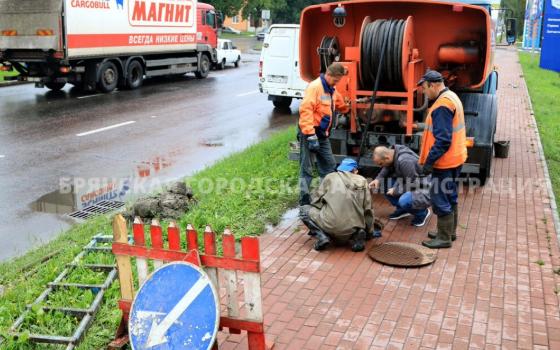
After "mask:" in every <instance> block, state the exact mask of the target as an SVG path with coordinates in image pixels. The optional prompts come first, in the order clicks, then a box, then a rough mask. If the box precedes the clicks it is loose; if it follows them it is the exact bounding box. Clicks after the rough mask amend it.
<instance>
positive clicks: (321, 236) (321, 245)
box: [313, 229, 331, 252]
mask: <svg viewBox="0 0 560 350" xmlns="http://www.w3.org/2000/svg"><path fill="white" fill-rule="evenodd" d="M315 237H316V238H317V242H315V246H313V249H315V250H316V251H318V252H320V251H321V250H325V249H326V248H327V247H328V246H329V244H330V243H331V240H330V239H329V236H327V235H326V234H325V232H323V231H322V230H321V229H319V230H318V231H316V232H315Z"/></svg>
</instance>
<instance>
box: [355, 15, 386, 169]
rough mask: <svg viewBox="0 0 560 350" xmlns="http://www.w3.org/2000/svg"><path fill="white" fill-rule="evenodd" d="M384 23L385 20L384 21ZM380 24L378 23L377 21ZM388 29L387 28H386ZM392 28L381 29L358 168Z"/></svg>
mask: <svg viewBox="0 0 560 350" xmlns="http://www.w3.org/2000/svg"><path fill="white" fill-rule="evenodd" d="M383 21H384V20H383ZM375 22H378V21H375ZM375 22H373V23H375ZM390 22H393V20H390ZM385 27H387V26H385ZM390 27H391V26H389V28H386V29H381V31H382V32H383V36H382V37H380V40H381V45H380V47H381V52H380V54H379V61H378V62H377V63H378V65H377V74H376V75H375V82H374V85H373V90H372V94H371V102H370V105H369V109H368V114H367V124H366V127H365V129H364V130H362V141H361V142H360V152H359V153H358V159H357V161H356V162H357V163H358V167H359V166H360V159H361V158H362V153H363V149H364V144H365V142H366V137H367V134H368V128H369V125H370V124H371V117H372V115H373V107H374V105H375V99H376V98H377V91H378V90H379V84H380V81H381V75H383V73H384V72H383V69H382V67H383V64H384V61H385V51H386V50H387V46H388V43H389V36H390Z"/></svg>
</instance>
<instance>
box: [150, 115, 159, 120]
mask: <svg viewBox="0 0 560 350" xmlns="http://www.w3.org/2000/svg"><path fill="white" fill-rule="evenodd" d="M157 117H158V116H157V115H152V116H151V117H150V118H152V119H153V118H157Z"/></svg>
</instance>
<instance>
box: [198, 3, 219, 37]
mask: <svg viewBox="0 0 560 350" xmlns="http://www.w3.org/2000/svg"><path fill="white" fill-rule="evenodd" d="M196 10H197V16H196V21H197V23H196V26H197V28H198V29H197V33H196V42H197V43H198V44H206V45H210V46H212V47H214V48H215V47H217V45H218V27H219V25H218V21H219V16H218V15H217V14H216V11H215V9H214V7H213V6H212V5H209V4H205V3H203V2H199V3H197V6H196Z"/></svg>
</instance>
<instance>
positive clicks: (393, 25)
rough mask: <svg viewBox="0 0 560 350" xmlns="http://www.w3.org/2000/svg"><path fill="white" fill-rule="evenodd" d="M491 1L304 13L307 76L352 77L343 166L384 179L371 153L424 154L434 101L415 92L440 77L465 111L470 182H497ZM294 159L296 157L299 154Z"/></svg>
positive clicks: (430, 1) (335, 144) (341, 127)
mask: <svg viewBox="0 0 560 350" xmlns="http://www.w3.org/2000/svg"><path fill="white" fill-rule="evenodd" d="M491 10H492V9H491V1H484V0H479V1H476V0H475V1H456V2H443V1H435V0H390V1H389V0H358V1H343V2H335V3H326V4H319V5H313V6H310V7H307V8H306V9H305V10H304V11H303V12H302V14H301V24H300V40H299V45H300V60H299V61H300V73H301V77H302V78H303V79H304V80H306V81H311V80H313V79H315V78H316V77H317V76H319V74H320V73H322V72H324V71H325V70H326V67H327V66H328V65H329V64H330V63H332V62H340V63H341V64H343V65H344V66H345V68H346V70H347V72H348V74H347V75H346V76H345V77H343V79H342V80H341V81H340V82H339V83H338V85H337V86H336V89H337V91H339V92H340V93H341V94H342V95H343V96H344V97H345V98H346V99H347V100H349V101H350V103H351V112H350V113H349V114H348V115H340V116H338V117H337V118H335V120H334V121H333V129H332V130H331V137H330V140H331V145H332V148H333V153H334V154H335V158H337V160H338V161H340V160H341V159H342V158H344V157H348V156H350V157H354V158H355V159H358V160H359V162H360V166H361V167H362V168H371V169H372V170H375V165H374V164H373V161H372V159H371V158H372V153H371V151H372V149H373V148H374V147H375V146H377V145H386V146H392V145H394V144H404V145H407V146H408V147H410V148H411V149H413V150H415V151H417V152H418V151H419V149H420V142H421V137H422V130H423V121H424V120H425V118H426V114H427V107H428V101H427V98H425V96H424V94H423V92H422V88H421V87H419V86H416V83H417V82H418V80H419V78H420V77H421V76H422V75H423V74H424V72H425V71H426V69H428V68H430V69H434V70H438V71H439V72H441V73H442V74H443V76H444V78H445V83H446V85H447V86H448V87H450V89H451V90H453V91H455V92H456V93H457V94H458V95H459V97H460V99H461V101H462V103H463V105H464V110H465V124H466V129H467V137H468V146H469V147H468V159H467V163H466V164H465V165H464V166H463V173H464V175H466V176H470V177H474V178H478V179H479V180H480V183H482V184H484V183H485V182H486V179H487V178H488V177H489V175H490V170H491V165H492V158H493V146H494V134H495V132H496V127H497V125H496V122H497V107H498V103H497V96H496V90H497V86H498V72H497V71H496V70H495V69H494V66H493V64H492V57H493V54H494V46H495V40H494V26H493V22H492V19H491V17H490V11H491ZM290 156H291V158H292V159H294V158H297V152H296V150H294V151H293V152H291V154H290Z"/></svg>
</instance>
